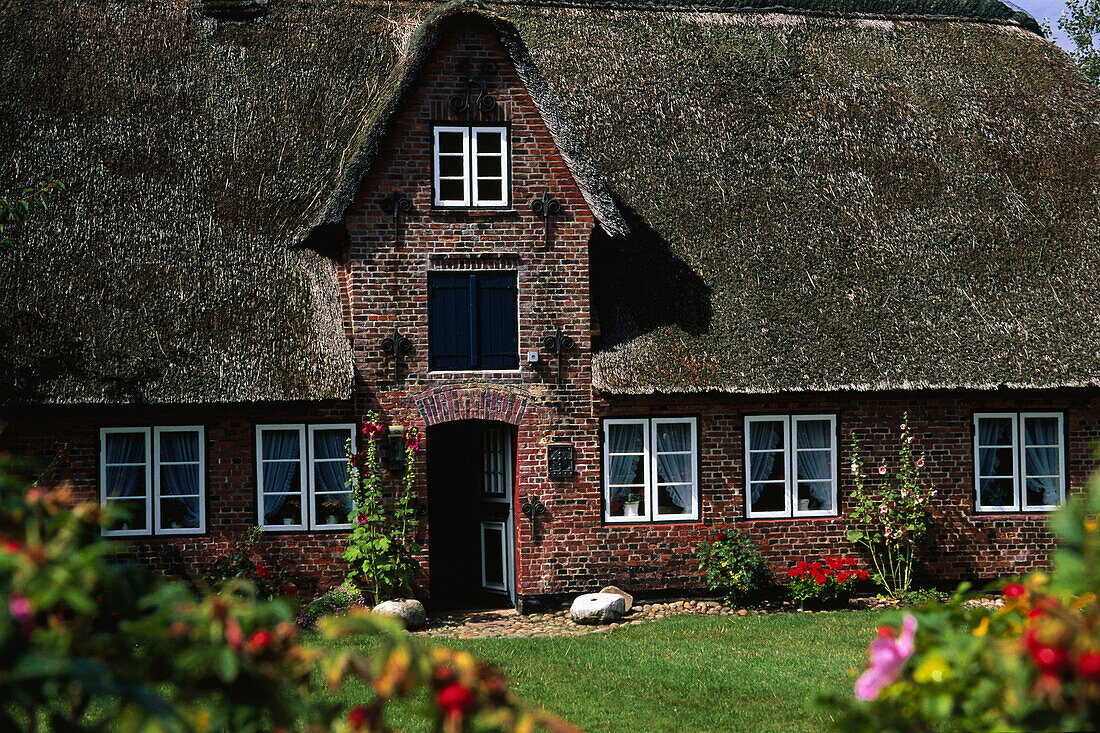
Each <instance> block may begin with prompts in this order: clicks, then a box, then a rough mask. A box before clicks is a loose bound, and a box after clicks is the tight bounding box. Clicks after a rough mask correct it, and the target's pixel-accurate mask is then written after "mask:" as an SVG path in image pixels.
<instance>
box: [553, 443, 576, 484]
mask: <svg viewBox="0 0 1100 733" xmlns="http://www.w3.org/2000/svg"><path fill="white" fill-rule="evenodd" d="M546 466H547V473H548V474H549V475H550V478H573V474H574V473H576V468H575V466H574V465H573V446H571V445H569V444H568V443H556V444H554V445H548V446H546Z"/></svg>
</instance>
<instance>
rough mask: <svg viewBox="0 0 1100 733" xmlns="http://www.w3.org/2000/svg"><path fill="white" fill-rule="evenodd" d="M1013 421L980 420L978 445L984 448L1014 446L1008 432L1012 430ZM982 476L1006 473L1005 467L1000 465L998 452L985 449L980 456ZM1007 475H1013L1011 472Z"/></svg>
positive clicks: (997, 419)
mask: <svg viewBox="0 0 1100 733" xmlns="http://www.w3.org/2000/svg"><path fill="white" fill-rule="evenodd" d="M1011 424H1012V423H1011V421H1009V420H1007V419H1000V418H994V419H989V418H986V419H981V420H978V443H979V444H980V445H983V446H991V445H1006V444H1007V445H1008V446H1009V447H1011V446H1012V441H1011V440H1010V439H1009V436H1008V432H1009V430H1010V429H1011ZM979 463H980V467H981V473H982V476H998V475H1002V474H1004V473H1006V470H1005V467H1004V466H1000V465H998V464H999V463H1000V461H998V460H997V451H996V450H995V449H992V448H983V449H982V454H981V456H979ZM1007 473H1009V474H1011V473H1012V471H1011V470H1009V471H1007Z"/></svg>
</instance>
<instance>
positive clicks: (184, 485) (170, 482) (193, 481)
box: [160, 463, 199, 496]
mask: <svg viewBox="0 0 1100 733" xmlns="http://www.w3.org/2000/svg"><path fill="white" fill-rule="evenodd" d="M160 493H161V496H181V495H182V496H198V495H199V465H198V464H197V463H191V464H186V463H185V464H182V465H175V466H173V465H167V466H161V467H160Z"/></svg>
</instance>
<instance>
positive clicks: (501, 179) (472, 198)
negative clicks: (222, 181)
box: [432, 125, 509, 207]
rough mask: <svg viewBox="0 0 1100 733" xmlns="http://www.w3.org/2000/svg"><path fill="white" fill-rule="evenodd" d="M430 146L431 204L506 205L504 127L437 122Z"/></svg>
mask: <svg viewBox="0 0 1100 733" xmlns="http://www.w3.org/2000/svg"><path fill="white" fill-rule="evenodd" d="M432 148H433V153H432V156H433V169H434V170H433V181H432V184H433V190H434V195H433V196H432V203H433V205H435V206H443V207H446V206H454V207H502V206H508V203H509V182H508V176H509V169H508V128H507V127H504V126H500V125H489V126H485V125H479V126H471V125H437V126H436V127H434V128H433V129H432Z"/></svg>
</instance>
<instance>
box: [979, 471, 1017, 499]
mask: <svg viewBox="0 0 1100 733" xmlns="http://www.w3.org/2000/svg"><path fill="white" fill-rule="evenodd" d="M980 485H981V490H980V492H979V494H978V501H979V503H980V504H981V506H1012V505H1013V504H1015V501H1014V498H1015V497H1014V496H1013V493H1014V487H1013V485H1012V479H1011V478H983V479H981V482H980Z"/></svg>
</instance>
